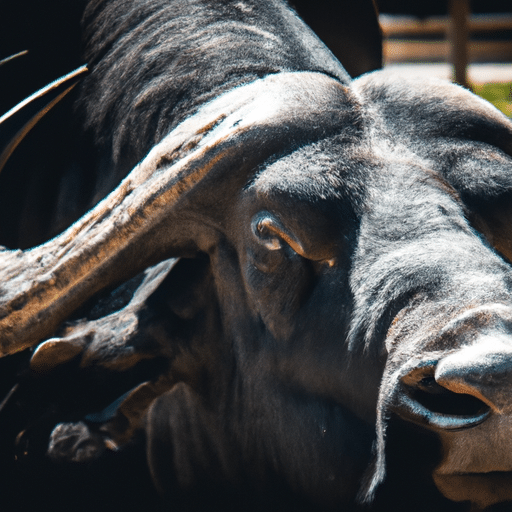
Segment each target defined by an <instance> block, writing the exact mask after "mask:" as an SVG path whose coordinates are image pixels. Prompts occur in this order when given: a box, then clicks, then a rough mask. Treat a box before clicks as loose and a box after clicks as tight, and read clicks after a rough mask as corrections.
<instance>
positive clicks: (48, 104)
mask: <svg viewBox="0 0 512 512" xmlns="http://www.w3.org/2000/svg"><path fill="white" fill-rule="evenodd" d="M23 53H24V52H22V53H20V54H17V55H13V56H12V57H9V60H10V59H13V58H15V57H17V56H19V55H22V54H23ZM6 61H7V59H6ZM3 62H4V61H0V64H2V63H3ZM86 72H87V67H86V66H82V67H80V68H78V69H75V71H72V72H71V73H69V74H67V75H66V76H63V77H61V78H59V79H57V80H55V81H54V82H52V83H51V84H48V85H47V86H46V87H43V88H42V89H39V91H37V92H35V93H34V94H32V95H31V96H29V97H28V98H26V99H25V100H23V101H22V102H21V103H18V105H16V106H15V107H14V108H12V109H11V110H9V112H7V113H6V114H4V115H3V116H2V117H0V172H2V169H3V168H4V166H5V164H6V162H7V160H8V159H9V157H10V156H11V154H12V152H13V151H14V150H15V149H16V147H17V146H18V145H19V143H20V142H21V141H22V140H23V139H24V138H25V136H26V135H27V133H28V132H29V131H30V130H31V129H32V128H33V127H34V126H35V125H36V124H37V122H38V121H39V120H40V119H41V118H42V117H43V116H44V115H45V114H46V113H47V112H48V111H49V110H51V109H52V108H53V107H54V106H55V105H56V104H57V103H58V102H59V101H60V100H61V99H62V98H64V96H66V94H67V93H68V92H69V91H71V89H73V87H74V86H75V85H76V83H77V82H78V79H79V78H81V77H82V75H83V74H84V73H86Z"/></svg>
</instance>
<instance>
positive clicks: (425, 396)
mask: <svg viewBox="0 0 512 512" xmlns="http://www.w3.org/2000/svg"><path fill="white" fill-rule="evenodd" d="M409 395H410V397H411V398H412V399H413V400H415V401H416V402H418V403H419V404H421V405H422V406H423V407H425V408H426V409H428V410H429V411H432V412H433V413H437V414H445V415H450V416H466V417H467V416H477V415H480V414H481V413H483V412H485V411H488V410H489V406H488V405H487V404H485V403H484V402H482V401H481V400H479V399H478V398H476V397H474V396H472V395H468V394H465V393H454V392H453V391H450V390H448V389H446V388H445V387H443V386H441V385H439V384H438V383H437V382H436V380H435V378H434V376H430V377H424V378H422V379H421V380H420V381H419V382H418V385H417V386H416V387H409Z"/></svg>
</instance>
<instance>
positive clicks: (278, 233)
mask: <svg viewBox="0 0 512 512" xmlns="http://www.w3.org/2000/svg"><path fill="white" fill-rule="evenodd" d="M253 232H254V233H255V234H256V236H257V237H258V238H259V239H263V240H265V239H268V242H266V243H265V246H266V247H267V248H268V249H270V250H274V251H275V250H277V249H282V247H283V246H282V244H281V243H280V240H283V241H284V242H286V243H287V244H288V245H289V246H290V247H291V248H292V249H293V250H294V251H295V252H296V253H297V254H299V255H300V256H302V257H304V258H305V257H306V254H305V251H304V248H303V247H302V245H301V244H300V243H299V242H298V241H297V240H296V239H295V238H294V237H293V236H292V235H291V234H290V233H289V232H288V231H287V230H286V228H285V227H284V226H282V225H281V224H280V223H279V221H277V219H275V218H274V217H272V216H271V215H270V214H268V213H266V212H264V213H263V214H262V215H258V216H257V217H255V218H254V220H253ZM272 235H275V237H272Z"/></svg>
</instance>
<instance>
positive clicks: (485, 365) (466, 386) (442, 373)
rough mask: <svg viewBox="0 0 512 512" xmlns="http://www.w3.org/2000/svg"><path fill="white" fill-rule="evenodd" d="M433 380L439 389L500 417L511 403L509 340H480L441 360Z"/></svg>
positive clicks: (493, 337) (511, 352)
mask: <svg viewBox="0 0 512 512" xmlns="http://www.w3.org/2000/svg"><path fill="white" fill-rule="evenodd" d="M434 377H435V381H436V383H437V384H438V385H440V386H442V387H443V388H445V389H447V390H449V391H451V392H453V393H457V394H462V395H469V396H472V397H474V398H476V399H478V400H480V401H482V402H483V403H485V404H486V405H487V406H489V407H490V408H491V409H492V410H494V411H495V412H498V413H503V412H504V410H505V409H507V408H511V402H512V400H511V392H512V337H509V336H507V335H501V334H494V335H488V336H480V337H479V338H478V340H477V341H476V343H473V344H471V345H470V346H466V347H463V348H461V349H459V350H457V351H455V352H454V353H452V354H450V355H449V356H447V357H445V358H443V359H441V360H440V361H439V363H438V365H437V367H436V370H435V374H434Z"/></svg>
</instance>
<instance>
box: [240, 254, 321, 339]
mask: <svg viewBox="0 0 512 512" xmlns="http://www.w3.org/2000/svg"><path fill="white" fill-rule="evenodd" d="M272 252H275V251H272ZM276 256H278V255H276ZM274 258H275V256H274V255H273V254H272V253H271V254H269V259H267V260H266V263H267V265H266V266H264V267H263V265H262V264H261V260H260V261H258V262H257V263H256V262H255V261H254V260H251V259H248V261H247V262H246V265H245V268H244V281H245V285H246V289H247V293H248V296H249V300H250V303H251V304H252V307H253V308H254V310H255V312H256V313H257V314H258V315H259V316H260V318H261V320H262V321H263V323H264V324H265V326H266V328H267V329H268V330H269V331H270V332H271V334H272V335H273V337H274V338H276V339H279V340H285V339H289V338H290V336H291V333H292V331H293V325H294V321H293V320H294V318H296V315H297V314H298V312H299V311H300V308H301V306H302V305H303V304H304V302H305V300H306V298H307V296H308V295H309V293H310V291H311V288H312V286H313V275H312V272H311V269H310V268H309V265H308V264H307V263H306V262H304V261H301V260H302V258H300V256H298V255H295V258H292V259H286V258H284V259H280V260H277V258H275V259H274Z"/></svg>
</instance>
